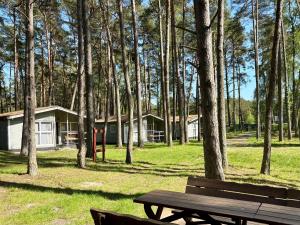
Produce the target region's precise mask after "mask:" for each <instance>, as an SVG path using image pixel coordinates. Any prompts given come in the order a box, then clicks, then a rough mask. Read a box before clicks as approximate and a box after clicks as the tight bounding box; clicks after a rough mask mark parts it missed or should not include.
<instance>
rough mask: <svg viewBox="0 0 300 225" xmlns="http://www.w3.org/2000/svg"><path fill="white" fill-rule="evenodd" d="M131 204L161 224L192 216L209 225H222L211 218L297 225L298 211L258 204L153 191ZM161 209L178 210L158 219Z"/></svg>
mask: <svg viewBox="0 0 300 225" xmlns="http://www.w3.org/2000/svg"><path fill="white" fill-rule="evenodd" d="M134 202H135V203H141V204H144V210H145V213H146V215H147V216H148V217H149V218H150V219H155V220H159V221H162V222H172V221H175V220H178V219H180V218H187V217H189V216H190V217H191V216H193V215H195V214H196V215H197V216H199V218H201V219H202V220H203V221H206V222H207V223H208V224H212V225H221V224H222V223H221V222H219V221H218V220H216V219H214V217H213V216H222V217H228V218H233V219H234V218H235V219H236V221H238V223H240V224H241V223H244V224H246V221H254V222H260V223H265V224H272V225H300V208H295V207H288V206H280V205H275V204H269V203H262V202H259V201H257V202H253V201H245V200H237V199H230V198H222V197H213V196H206V195H199V194H189V193H180V192H173V191H164V190H155V191H151V192H149V193H147V194H145V195H142V196H140V197H138V198H136V199H134ZM152 206H157V207H158V208H157V211H156V212H154V211H153V209H152ZM164 208H170V209H175V210H180V211H179V212H178V213H174V214H172V215H171V216H167V217H165V218H161V214H162V211H163V209H164ZM207 223H206V224H207ZM202 224H203V222H202Z"/></svg>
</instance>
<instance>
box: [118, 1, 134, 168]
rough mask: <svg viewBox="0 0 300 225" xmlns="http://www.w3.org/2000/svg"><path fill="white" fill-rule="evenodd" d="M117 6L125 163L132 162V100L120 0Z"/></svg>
mask: <svg viewBox="0 0 300 225" xmlns="http://www.w3.org/2000/svg"><path fill="white" fill-rule="evenodd" d="M117 3H118V8H119V20H120V21H119V23H120V40H121V48H122V69H123V73H124V76H125V84H126V93H127V104H128V140H127V151H126V163H128V164H131V163H132V149H133V100H132V95H131V84H130V77H129V74H128V62H127V53H126V46H125V37H124V19H123V3H122V0H118V2H117Z"/></svg>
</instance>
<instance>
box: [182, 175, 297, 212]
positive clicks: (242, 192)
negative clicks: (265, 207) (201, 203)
mask: <svg viewBox="0 0 300 225" xmlns="http://www.w3.org/2000/svg"><path fill="white" fill-rule="evenodd" d="M185 192H186V193H189V194H201V195H208V196H214V197H222V198H231V199H237V200H245V201H253V202H261V203H269V204H274V205H282V206H291V207H297V208H300V190H296V189H289V188H285V187H273V186H268V185H256V184H243V183H235V182H227V181H219V180H212V179H206V178H203V177H198V176H190V177H189V178H188V181H187V186H186V190H185Z"/></svg>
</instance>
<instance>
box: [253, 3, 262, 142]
mask: <svg viewBox="0 0 300 225" xmlns="http://www.w3.org/2000/svg"><path fill="white" fill-rule="evenodd" d="M258 1H259V0H255V4H254V0H252V1H251V2H252V25H253V40H254V51H255V60H254V61H255V81H256V87H255V93H256V94H255V95H256V139H258V138H259V137H260V135H261V134H260V133H261V130H260V127H261V126H260V94H259V93H260V90H259V89H260V88H259V64H258V62H259V52H258Z"/></svg>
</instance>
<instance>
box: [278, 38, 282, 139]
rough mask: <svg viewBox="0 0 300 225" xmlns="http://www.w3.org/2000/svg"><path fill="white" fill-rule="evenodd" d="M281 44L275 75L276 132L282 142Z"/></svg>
mask: <svg viewBox="0 0 300 225" xmlns="http://www.w3.org/2000/svg"><path fill="white" fill-rule="evenodd" d="M281 54H282V53H281V43H280V42H279V49H278V72H277V73H278V74H277V76H278V77H277V85H278V86H277V89H278V125H279V126H278V130H279V141H280V142H281V141H283V101H282V83H281V82H282V67H281V65H282V62H281V59H282V57H281Z"/></svg>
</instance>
